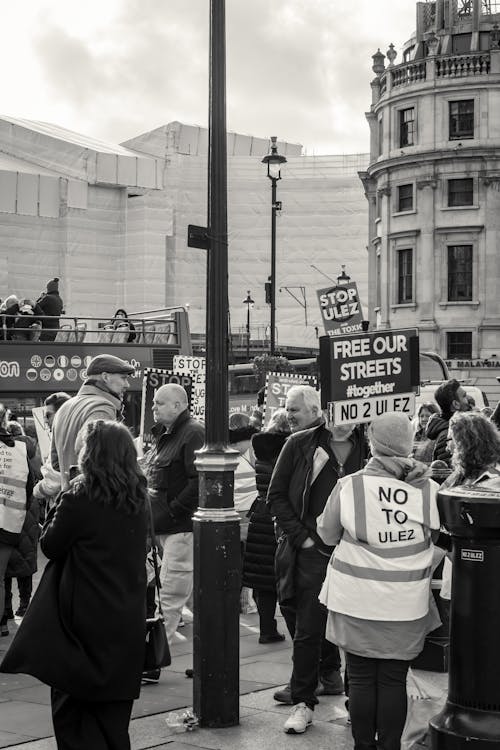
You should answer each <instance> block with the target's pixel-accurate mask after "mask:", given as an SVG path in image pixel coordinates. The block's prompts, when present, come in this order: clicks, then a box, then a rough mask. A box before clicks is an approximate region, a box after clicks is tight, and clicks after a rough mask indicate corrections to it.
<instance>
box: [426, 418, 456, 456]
mask: <svg viewBox="0 0 500 750" xmlns="http://www.w3.org/2000/svg"><path fill="white" fill-rule="evenodd" d="M449 422H450V418H449V417H448V418H447V419H445V418H444V417H442V416H436V417H432V418H431V419H430V420H429V422H428V424H427V430H426V437H428V438H429V439H430V440H434V451H433V454H432V460H433V461H444V462H445V464H447V465H448V466H451V453H450V452H449V450H448V445H447V442H446V441H447V438H448V425H449Z"/></svg>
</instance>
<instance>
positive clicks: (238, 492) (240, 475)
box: [234, 450, 257, 511]
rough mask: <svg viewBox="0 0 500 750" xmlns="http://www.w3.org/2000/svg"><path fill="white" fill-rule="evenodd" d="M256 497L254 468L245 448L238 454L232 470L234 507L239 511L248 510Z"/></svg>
mask: <svg viewBox="0 0 500 750" xmlns="http://www.w3.org/2000/svg"><path fill="white" fill-rule="evenodd" d="M256 497H257V485H256V483H255V469H254V467H253V466H252V464H251V463H250V453H249V451H248V450H246V451H245V452H244V453H242V454H241V455H240V456H238V465H237V467H236V469H235V470H234V507H235V508H236V510H239V511H245V510H250V507H251V505H252V503H253V501H254V500H255V498H256Z"/></svg>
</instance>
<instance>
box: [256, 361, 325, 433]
mask: <svg viewBox="0 0 500 750" xmlns="http://www.w3.org/2000/svg"><path fill="white" fill-rule="evenodd" d="M294 385H311V386H312V387H313V388H317V386H318V380H317V378H316V377H315V376H314V375H295V374H294V373H289V372H268V373H267V374H266V390H265V391H264V420H263V425H264V426H265V425H267V424H268V423H269V420H270V419H271V417H272V415H273V414H274V412H275V411H276V409H280V408H283V407H284V406H285V401H286V395H287V393H288V391H289V390H290V388H291V387H292V386H294Z"/></svg>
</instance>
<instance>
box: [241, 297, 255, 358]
mask: <svg viewBox="0 0 500 750" xmlns="http://www.w3.org/2000/svg"><path fill="white" fill-rule="evenodd" d="M243 304H244V305H246V306H247V362H249V361H250V310H251V309H252V307H253V306H254V304H255V303H254V301H253V299H252V298H251V296H250V290H248V291H247V298H246V299H244V300H243Z"/></svg>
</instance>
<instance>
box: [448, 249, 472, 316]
mask: <svg viewBox="0 0 500 750" xmlns="http://www.w3.org/2000/svg"><path fill="white" fill-rule="evenodd" d="M448 301H449V302H470V301H472V245H449V246H448Z"/></svg>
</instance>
